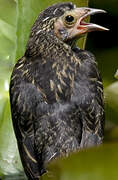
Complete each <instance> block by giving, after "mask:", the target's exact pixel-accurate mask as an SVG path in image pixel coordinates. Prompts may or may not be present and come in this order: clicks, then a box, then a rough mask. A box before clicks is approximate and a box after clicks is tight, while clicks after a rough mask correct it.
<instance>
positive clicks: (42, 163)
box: [10, 2, 108, 180]
mask: <svg viewBox="0 0 118 180" xmlns="http://www.w3.org/2000/svg"><path fill="white" fill-rule="evenodd" d="M96 13H105V11H104V10H101V9H94V8H88V7H76V5H74V4H73V3H71V2H68V3H57V4H54V5H52V6H50V7H48V8H47V9H45V10H44V11H42V12H41V13H40V14H39V16H38V18H37V19H36V21H35V23H34V25H33V26H32V29H31V32H30V35H29V40H28V42H27V45H26V51H25V53H24V55H23V57H21V58H20V59H19V60H18V61H17V63H16V65H15V66H14V68H13V72H12V75H11V80H10V105H11V114H12V121H13V127H14V131H15V135H16V139H17V144H18V149H19V153H20V158H21V161H22V164H23V167H24V171H25V173H26V176H27V177H28V179H29V180H38V179H40V177H41V176H42V174H44V173H45V172H46V169H47V165H48V164H49V162H51V161H52V160H53V159H56V158H59V157H61V156H68V155H69V153H71V152H75V151H78V150H80V149H82V148H87V147H91V146H96V145H99V144H101V143H102V141H103V137H104V121H105V120H104V119H105V118H104V116H105V115H104V114H105V113H104V98H103V84H102V79H101V76H100V73H99V70H98V67H97V62H96V59H95V56H94V55H93V54H92V53H91V52H89V51H87V50H82V49H80V48H79V47H78V46H77V43H76V42H77V40H78V39H80V38H81V37H82V36H84V35H85V34H86V33H88V32H91V31H96V30H98V31H105V30H106V31H107V30H108V29H107V28H105V27H102V26H100V25H97V24H92V23H88V22H86V18H87V17H88V16H90V15H93V14H96Z"/></svg>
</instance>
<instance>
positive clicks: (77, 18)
mask: <svg viewBox="0 0 118 180" xmlns="http://www.w3.org/2000/svg"><path fill="white" fill-rule="evenodd" d="M96 13H105V11H104V10H101V9H93V8H88V7H81V8H77V7H76V6H75V5H73V4H72V3H60V4H55V5H53V6H51V7H49V8H47V9H46V10H44V11H43V12H42V13H41V14H40V16H39V19H38V22H40V26H39V27H40V29H39V31H37V34H38V33H41V31H48V32H49V31H51V30H53V32H54V35H56V37H58V38H59V39H61V40H62V41H68V40H70V39H73V38H76V37H77V38H80V37H81V36H82V35H83V34H86V33H87V32H91V31H96V30H98V31H104V30H108V29H107V28H104V27H102V26H99V25H96V24H92V23H87V22H85V21H84V20H85V19H86V17H88V16H90V15H93V14H96Z"/></svg>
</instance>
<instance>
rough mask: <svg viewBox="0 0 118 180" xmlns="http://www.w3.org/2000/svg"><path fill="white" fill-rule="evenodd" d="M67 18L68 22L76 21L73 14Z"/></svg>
mask: <svg viewBox="0 0 118 180" xmlns="http://www.w3.org/2000/svg"><path fill="white" fill-rule="evenodd" d="M65 20H66V22H68V23H72V22H73V21H74V17H73V16H71V15H68V16H66V17H65Z"/></svg>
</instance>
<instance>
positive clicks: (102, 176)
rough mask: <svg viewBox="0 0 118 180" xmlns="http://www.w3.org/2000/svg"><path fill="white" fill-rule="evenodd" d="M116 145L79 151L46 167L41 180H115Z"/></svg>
mask: <svg viewBox="0 0 118 180" xmlns="http://www.w3.org/2000/svg"><path fill="white" fill-rule="evenodd" d="M117 149H118V144H109V145H103V146H101V147H96V148H91V149H85V150H81V151H80V152H77V153H74V154H71V155H69V157H68V158H60V159H58V160H57V161H54V162H53V163H51V164H50V165H49V167H48V170H49V173H48V174H45V175H44V176H43V178H42V179H43V180H73V179H74V180H111V179H112V180H117V178H118V168H117V162H118V151H117Z"/></svg>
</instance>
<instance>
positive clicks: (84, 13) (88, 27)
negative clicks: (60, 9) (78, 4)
mask: <svg viewBox="0 0 118 180" xmlns="http://www.w3.org/2000/svg"><path fill="white" fill-rule="evenodd" d="M76 13H77V14H79V15H80V14H81V16H80V18H79V19H78V21H77V26H76V28H77V29H78V30H80V31H81V33H82V34H83V33H87V32H91V31H108V30H109V29H107V28H105V27H102V26H100V25H97V24H92V23H87V22H84V20H85V18H86V17H88V16H89V15H93V14H97V13H106V11H104V10H101V9H93V8H86V7H83V8H76Z"/></svg>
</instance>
